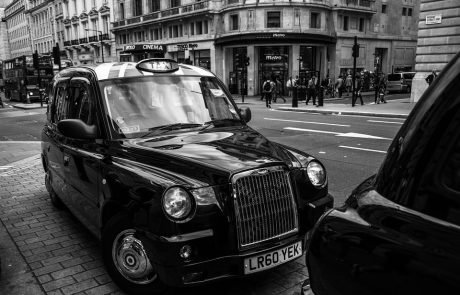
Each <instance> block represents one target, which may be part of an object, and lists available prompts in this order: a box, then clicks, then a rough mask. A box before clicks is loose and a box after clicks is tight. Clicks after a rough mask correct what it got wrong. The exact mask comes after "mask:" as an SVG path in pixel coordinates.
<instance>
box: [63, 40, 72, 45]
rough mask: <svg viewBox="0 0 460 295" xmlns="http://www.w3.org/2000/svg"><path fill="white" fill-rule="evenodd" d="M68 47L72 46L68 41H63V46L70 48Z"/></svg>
mask: <svg viewBox="0 0 460 295" xmlns="http://www.w3.org/2000/svg"><path fill="white" fill-rule="evenodd" d="M70 45H72V44H71V43H70V41H64V46H70Z"/></svg>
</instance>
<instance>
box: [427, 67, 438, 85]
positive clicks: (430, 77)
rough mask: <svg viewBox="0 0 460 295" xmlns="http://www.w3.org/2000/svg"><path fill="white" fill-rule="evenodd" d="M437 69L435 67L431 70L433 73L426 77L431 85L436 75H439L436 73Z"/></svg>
mask: <svg viewBox="0 0 460 295" xmlns="http://www.w3.org/2000/svg"><path fill="white" fill-rule="evenodd" d="M436 72H437V71H436V69H433V70H432V71H431V74H429V75H428V76H427V77H426V78H425V81H426V83H428V86H430V85H431V83H433V81H434V79H436V77H437V76H438V74H436Z"/></svg>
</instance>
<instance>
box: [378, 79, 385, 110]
mask: <svg viewBox="0 0 460 295" xmlns="http://www.w3.org/2000/svg"><path fill="white" fill-rule="evenodd" d="M386 90H387V83H386V80H385V74H382V75H381V77H380V80H379V97H378V100H377V104H379V103H381V102H383V103H387V101H386V100H385V91H386Z"/></svg>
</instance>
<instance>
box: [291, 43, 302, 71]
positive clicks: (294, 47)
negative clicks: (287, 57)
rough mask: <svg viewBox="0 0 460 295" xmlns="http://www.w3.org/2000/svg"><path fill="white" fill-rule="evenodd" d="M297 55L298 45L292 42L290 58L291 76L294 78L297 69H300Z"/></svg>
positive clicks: (298, 51) (298, 52)
mask: <svg viewBox="0 0 460 295" xmlns="http://www.w3.org/2000/svg"><path fill="white" fill-rule="evenodd" d="M299 57H300V45H298V44H294V45H292V59H291V62H292V67H291V69H292V70H291V72H292V78H295V77H296V76H298V75H299V71H300V63H299ZM290 76H291V75H290Z"/></svg>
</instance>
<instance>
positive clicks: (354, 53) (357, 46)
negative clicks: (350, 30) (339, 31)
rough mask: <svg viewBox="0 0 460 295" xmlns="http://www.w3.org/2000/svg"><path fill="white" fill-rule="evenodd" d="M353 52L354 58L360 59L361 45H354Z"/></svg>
mask: <svg viewBox="0 0 460 295" xmlns="http://www.w3.org/2000/svg"><path fill="white" fill-rule="evenodd" d="M352 49H353V51H352V53H351V56H352V57H359V44H354V45H353V48H352Z"/></svg>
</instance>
